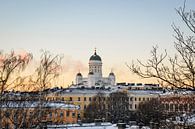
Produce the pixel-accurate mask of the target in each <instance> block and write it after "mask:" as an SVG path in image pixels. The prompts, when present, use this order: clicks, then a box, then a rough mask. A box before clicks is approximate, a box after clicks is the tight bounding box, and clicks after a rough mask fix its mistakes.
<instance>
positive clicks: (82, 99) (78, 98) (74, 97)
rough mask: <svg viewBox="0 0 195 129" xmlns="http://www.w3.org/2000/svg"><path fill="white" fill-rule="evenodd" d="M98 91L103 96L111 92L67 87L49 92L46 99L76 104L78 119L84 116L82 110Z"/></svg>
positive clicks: (93, 99)
mask: <svg viewBox="0 0 195 129" xmlns="http://www.w3.org/2000/svg"><path fill="white" fill-rule="evenodd" d="M98 93H103V94H104V95H105V96H108V95H109V93H111V92H110V91H107V90H94V89H68V90H65V91H61V92H54V93H51V94H49V95H48V96H47V98H46V99H47V100H49V101H64V102H65V103H69V104H74V105H76V106H78V107H79V108H80V109H79V111H78V119H82V118H83V117H84V116H83V115H84V110H85V109H86V108H87V106H88V105H89V104H90V103H91V102H92V101H95V99H96V98H95V96H96V95H97V94H98Z"/></svg>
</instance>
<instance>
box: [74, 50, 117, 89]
mask: <svg viewBox="0 0 195 129" xmlns="http://www.w3.org/2000/svg"><path fill="white" fill-rule="evenodd" d="M76 85H77V86H79V85H80V86H87V87H93V86H108V85H115V75H114V73H113V72H111V73H110V74H109V75H108V77H103V76H102V59H101V57H100V56H99V55H97V53H96V50H95V52H94V54H93V55H92V56H91V57H90V59H89V73H88V77H83V76H82V74H81V73H80V72H79V73H77V75H76Z"/></svg>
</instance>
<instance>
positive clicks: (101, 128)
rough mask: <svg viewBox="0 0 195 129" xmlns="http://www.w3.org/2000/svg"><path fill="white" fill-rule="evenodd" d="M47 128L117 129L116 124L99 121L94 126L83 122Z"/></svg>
mask: <svg viewBox="0 0 195 129" xmlns="http://www.w3.org/2000/svg"><path fill="white" fill-rule="evenodd" d="M47 128H48V129H56V128H58V129H65V128H66V129H118V127H117V125H116V124H111V123H101V124H100V125H98V126H96V125H95V123H84V124H82V126H81V125H79V124H67V125H48V126H47ZM126 129H140V128H139V126H137V125H132V126H129V125H126ZM141 129H150V128H149V127H147V126H144V127H142V128H141Z"/></svg>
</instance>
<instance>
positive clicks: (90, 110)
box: [84, 92, 107, 122]
mask: <svg viewBox="0 0 195 129" xmlns="http://www.w3.org/2000/svg"><path fill="white" fill-rule="evenodd" d="M106 100H107V97H106V96H105V94H104V93H102V92H99V93H98V94H97V95H96V96H94V98H93V100H92V102H91V103H90V104H89V105H88V106H87V108H86V109H85V111H84V117H85V118H84V121H85V122H94V121H95V120H97V119H99V120H102V119H103V118H105V120H106V118H107V117H106V113H107V108H106V105H107V102H106Z"/></svg>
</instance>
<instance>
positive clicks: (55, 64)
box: [31, 51, 62, 127]
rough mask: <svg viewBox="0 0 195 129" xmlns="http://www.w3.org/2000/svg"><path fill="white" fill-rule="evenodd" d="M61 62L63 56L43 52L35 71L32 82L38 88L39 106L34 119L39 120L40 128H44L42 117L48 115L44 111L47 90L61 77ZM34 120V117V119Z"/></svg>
mask: <svg viewBox="0 0 195 129" xmlns="http://www.w3.org/2000/svg"><path fill="white" fill-rule="evenodd" d="M61 60H62V56H60V55H53V54H51V53H50V52H49V51H42V55H41V58H40V64H39V66H38V67H37V69H36V71H35V75H34V77H32V78H31V81H32V82H33V83H34V84H35V86H36V89H35V90H36V91H37V92H38V98H37V99H38V100H37V101H38V103H39V104H38V106H37V108H36V109H37V110H36V113H35V114H34V119H36V120H38V122H37V123H38V125H37V126H39V127H42V119H41V118H42V116H45V115H47V114H46V113H47V111H46V110H43V108H44V107H45V105H46V104H47V101H46V95H47V91H46V90H47V89H48V88H50V87H51V86H52V81H53V80H54V79H55V78H56V77H58V76H59V73H60V70H61ZM32 118H33V117H32Z"/></svg>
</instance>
